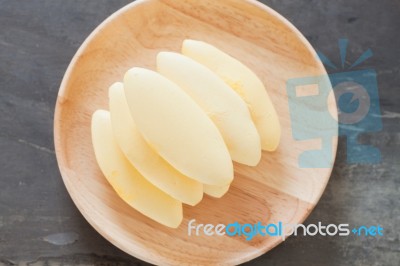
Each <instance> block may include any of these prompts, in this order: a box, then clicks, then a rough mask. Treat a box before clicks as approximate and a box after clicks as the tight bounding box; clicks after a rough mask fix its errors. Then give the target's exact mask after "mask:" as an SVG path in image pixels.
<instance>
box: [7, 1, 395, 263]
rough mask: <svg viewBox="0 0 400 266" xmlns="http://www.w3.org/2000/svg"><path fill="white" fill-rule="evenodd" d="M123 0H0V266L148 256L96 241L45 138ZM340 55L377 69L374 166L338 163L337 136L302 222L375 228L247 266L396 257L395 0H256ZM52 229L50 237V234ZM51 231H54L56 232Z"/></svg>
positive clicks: (300, 244) (299, 246)
mask: <svg viewBox="0 0 400 266" xmlns="http://www.w3.org/2000/svg"><path fill="white" fill-rule="evenodd" d="M129 2H130V1H129V0H114V1H107V0H85V1H84V0H69V1H65V0H64V1H63V0H29V1H28V0H25V1H23V0H0V165H1V168H0V264H14V263H15V264H20V265H23V264H25V263H26V264H28V265H48V264H51V265H53V264H55V265H74V264H84V265H87V264H89V265H91V264H96V265H132V264H133V265H135V264H136V265H146V263H143V262H141V261H139V260H137V259H135V258H132V257H130V256H128V255H126V254H125V253H123V252H121V251H119V250H118V249H117V248H115V247H114V246H112V245H111V244H110V243H108V242H107V241H106V240H105V239H103V238H102V237H101V236H100V235H99V234H98V233H96V231H95V230H94V229H92V228H91V226H90V225H89V224H88V223H87V222H86V221H85V219H84V218H83V217H82V215H81V214H80V213H79V212H78V210H77V209H76V207H75V206H74V204H73V203H72V201H71V199H70V197H69V195H68V193H67V191H66V189H65V187H64V185H63V183H62V180H61V177H60V173H59V171H58V168H57V162H56V159H55V154H54V147H53V110H54V105H55V100H56V96H57V90H58V87H59V85H60V82H61V79H62V77H63V74H64V72H65V70H66V68H67V66H68V63H69V62H70V60H71V58H72V56H73V55H74V53H75V52H76V50H77V48H78V47H79V45H80V44H81V43H82V42H83V40H84V39H85V38H86V36H87V35H88V34H89V33H90V32H91V31H92V30H93V29H94V28H95V27H96V26H97V25H98V24H99V23H100V22H102V21H103V20H104V19H105V18H106V17H107V16H109V15H110V14H111V13H113V12H114V11H116V10H117V9H119V8H120V7H122V6H124V5H125V4H128V3H129ZM262 2H265V3H266V4H268V5H269V6H271V7H272V8H274V9H276V10H277V11H278V12H280V13H281V14H282V15H284V16H285V17H286V18H288V19H289V20H290V21H291V22H292V23H293V24H294V25H295V26H297V27H298V28H299V29H300V31H301V32H303V34H304V35H305V36H306V37H307V39H308V40H309V41H310V42H311V44H312V45H313V46H314V47H315V48H316V49H318V50H320V51H322V52H323V53H325V54H326V55H327V56H329V57H330V58H331V59H332V60H333V61H334V63H336V64H338V63H339V51H338V46H337V40H338V39H339V38H342V37H345V38H348V39H349V41H350V43H349V51H348V62H349V63H351V62H354V60H355V59H357V58H358V56H359V55H360V54H361V53H362V52H363V51H364V50H366V49H368V48H371V49H372V50H373V52H374V57H373V58H371V59H369V60H367V61H366V62H365V63H363V65H362V67H364V68H374V69H376V71H377V73H378V86H379V89H380V98H381V108H382V119H383V131H382V132H379V133H374V134H366V135H364V136H363V137H362V138H361V140H362V142H363V143H366V144H368V143H369V144H373V145H375V146H377V147H378V148H380V150H381V152H382V159H383V160H382V163H381V164H379V165H347V164H346V163H345V142H344V140H341V141H340V146H339V151H338V158H337V162H336V166H335V169H334V172H333V174H332V177H331V180H330V182H329V185H328V187H327V189H326V191H325V193H324V195H323V197H322V199H321V201H320V202H319V204H318V205H317V207H316V208H315V210H314V211H313V212H312V214H311V216H310V217H309V218H308V219H307V221H306V222H307V223H316V222H318V221H322V222H323V223H325V224H326V223H350V224H352V225H362V224H368V225H374V224H378V223H379V224H381V225H382V226H383V227H384V228H385V229H384V234H385V235H384V236H383V237H378V238H373V237H355V236H349V237H328V238H322V237H291V238H289V239H288V240H287V241H285V242H284V243H283V244H281V245H279V246H278V247H276V248H275V249H273V250H272V251H270V252H269V253H267V254H265V255H264V256H262V257H260V258H258V259H256V260H254V261H252V262H249V263H248V264H247V265H266V264H270V265H400V245H399V226H400V210H399V203H400V200H399V199H400V189H399V183H400V179H399V173H400V166H399V161H400V156H399V155H400V150H399V146H400V145H399V144H400V133H399V130H400V126H399V123H400V105H399V104H398V102H399V101H400V88H399V81H400V77H399V69H400V36H399V27H400V1H394V0H382V1H372V0H371V1H365V0H349V1H346V0H339V1H317V0H300V1H299V0H296V1H295V0H290V1H278V0H270V1H262ZM54 234H56V235H54ZM57 234H58V235H57Z"/></svg>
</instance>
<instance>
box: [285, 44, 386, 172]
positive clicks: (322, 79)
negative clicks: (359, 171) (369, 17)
mask: <svg viewBox="0 0 400 266" xmlns="http://www.w3.org/2000/svg"><path fill="white" fill-rule="evenodd" d="M347 45H348V41H347V40H346V39H341V40H339V48H340V58H341V67H342V69H345V67H346V66H345V62H346V53H347ZM318 56H319V58H320V60H321V61H322V62H323V63H324V64H325V65H326V66H328V67H330V68H331V69H333V70H337V69H338V68H337V66H335V65H334V64H333V63H332V62H331V61H330V60H329V59H328V58H327V57H326V56H325V55H323V54H322V53H318ZM371 56H372V51H371V50H370V49H368V50H367V51H366V52H364V53H363V54H362V55H361V56H360V57H359V58H358V59H357V60H356V62H354V63H353V64H352V65H351V66H350V67H349V68H348V69H347V70H346V71H343V72H337V73H331V74H329V75H327V76H316V77H300V78H293V79H289V80H288V81H287V86H286V89H287V94H288V99H289V109H290V116H291V123H292V135H293V137H294V139H296V140H312V139H320V140H321V148H320V149H318V150H309V151H305V152H303V153H302V154H301V155H300V157H299V166H300V167H302V168H328V167H331V166H332V165H331V164H332V162H333V158H332V156H333V152H332V139H333V137H334V136H338V135H339V136H345V137H346V144H347V145H346V146H347V147H346V148H347V162H348V163H350V164H354V163H360V164H362V163H379V162H380V161H381V154H380V151H379V150H378V149H377V148H376V147H373V146H371V145H364V144H360V143H359V141H358V137H359V136H360V134H363V133H373V132H378V131H380V130H381V129H382V120H381V113H380V106H379V93H378V86H377V78H376V71H375V70H373V69H363V70H353V69H354V68H355V67H356V66H358V65H360V64H361V63H362V62H364V61H365V60H367V59H368V58H370V57H371ZM304 88H308V90H307V91H308V93H301V90H302V89H304ZM310 88H314V90H311V91H312V92H311V93H310ZM332 88H333V89H332ZM331 94H334V95H332V96H334V97H335V99H336V103H337V109H338V117H335V115H332V113H331V111H330V110H329V108H328V97H329V96H330V95H331ZM337 124H339V130H337Z"/></svg>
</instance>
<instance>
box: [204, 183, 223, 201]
mask: <svg viewBox="0 0 400 266" xmlns="http://www.w3.org/2000/svg"><path fill="white" fill-rule="evenodd" d="M229 187H230V185H224V186H210V185H204V188H203V189H204V193H206V194H207V195H209V196H211V197H214V198H221V197H222V196H224V195H225V194H226V192H228V190H229Z"/></svg>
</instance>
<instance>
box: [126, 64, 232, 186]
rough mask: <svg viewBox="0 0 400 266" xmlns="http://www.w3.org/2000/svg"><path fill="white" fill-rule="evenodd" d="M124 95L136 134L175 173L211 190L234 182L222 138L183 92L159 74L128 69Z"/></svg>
mask: <svg viewBox="0 0 400 266" xmlns="http://www.w3.org/2000/svg"><path fill="white" fill-rule="evenodd" d="M124 90H125V96H126V100H127V103H128V106H129V109H130V111H131V114H132V117H133V120H134V121H135V124H136V126H137V128H138V129H139V131H140V133H141V134H142V136H143V137H144V138H145V139H146V141H147V143H149V144H150V146H151V147H152V148H153V149H154V150H155V151H156V152H157V153H158V154H159V155H160V156H161V157H163V158H164V159H165V160H166V161H167V162H169V163H170V164H171V165H172V166H173V167H174V168H175V169H177V170H178V171H180V172H181V173H182V174H184V175H186V176H188V177H190V178H193V179H195V180H196V181H199V182H201V183H205V184H209V185H225V184H228V183H230V182H231V181H232V179H233V165H232V161H231V158H230V156H229V152H228V149H227V147H226V145H225V143H224V140H223V138H222V136H221V134H220V132H219V131H218V129H217V127H216V126H215V125H214V124H213V122H212V121H211V120H210V119H209V118H208V116H207V115H206V114H205V113H204V112H203V111H202V110H201V109H200V107H199V106H198V105H197V104H196V103H195V102H194V101H193V100H192V99H191V98H190V97H189V96H188V95H187V94H186V93H185V92H184V91H182V89H181V88H179V87H178V86H177V85H176V84H175V83H173V82H171V81H169V80H168V79H166V78H165V77H163V76H161V75H160V74H158V73H157V72H154V71H151V70H147V69H143V68H132V69H130V70H129V71H128V72H127V73H126V74H125V77H124Z"/></svg>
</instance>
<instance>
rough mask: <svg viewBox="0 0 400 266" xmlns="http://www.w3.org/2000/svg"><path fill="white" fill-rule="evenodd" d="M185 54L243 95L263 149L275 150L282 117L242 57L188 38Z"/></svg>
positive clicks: (185, 43) (184, 49) (185, 44)
mask: <svg viewBox="0 0 400 266" xmlns="http://www.w3.org/2000/svg"><path fill="white" fill-rule="evenodd" d="M182 53H183V54H184V55H186V56H188V57H190V58H192V59H194V60H195V61H197V62H199V63H201V64H202V65H204V66H206V67H207V68H209V69H210V70H212V71H213V72H214V73H216V74H217V75H218V76H219V77H220V78H221V79H223V80H224V81H225V82H226V83H227V84H229V85H230V87H231V88H232V89H233V90H235V91H236V92H237V93H238V94H239V95H240V96H241V97H242V98H243V100H244V101H245V102H246V103H247V105H248V107H249V110H250V113H251V116H252V118H253V120H254V123H255V125H256V127H257V130H258V133H259V134H260V138H261V146H262V149H263V150H267V151H274V150H276V148H277V147H278V145H279V141H280V137H281V126H280V123H279V118H278V115H277V113H276V110H275V108H274V106H273V104H272V101H271V99H270V97H269V95H268V93H267V91H266V89H265V87H264V84H263V83H262V81H261V80H260V79H259V78H258V77H257V75H256V74H255V73H254V72H253V71H251V70H250V69H249V68H248V67H247V66H245V65H244V64H243V63H241V62H240V61H239V60H237V59H235V58H233V57H232V56H230V55H228V54H226V53H224V52H222V51H221V50H219V49H218V48H216V47H214V46H212V45H210V44H208V43H205V42H201V41H194V40H185V41H184V42H183V46H182Z"/></svg>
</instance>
